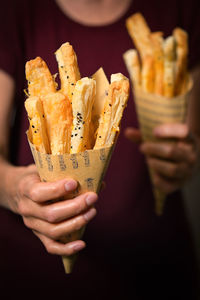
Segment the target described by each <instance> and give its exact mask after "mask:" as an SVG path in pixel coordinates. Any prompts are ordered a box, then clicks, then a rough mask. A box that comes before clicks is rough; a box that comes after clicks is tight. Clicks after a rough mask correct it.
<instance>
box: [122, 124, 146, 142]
mask: <svg viewBox="0 0 200 300" xmlns="http://www.w3.org/2000/svg"><path fill="white" fill-rule="evenodd" d="M124 135H125V137H126V138H127V139H129V140H130V141H132V142H134V143H136V144H139V143H141V142H142V136H141V133H140V130H139V129H137V128H134V127H127V128H126V129H125V130H124Z"/></svg>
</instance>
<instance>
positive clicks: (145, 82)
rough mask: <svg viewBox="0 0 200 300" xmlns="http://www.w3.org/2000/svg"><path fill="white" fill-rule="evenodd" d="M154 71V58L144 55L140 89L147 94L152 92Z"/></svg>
mask: <svg viewBox="0 0 200 300" xmlns="http://www.w3.org/2000/svg"><path fill="white" fill-rule="evenodd" d="M154 80H155V69H154V58H153V56H152V55H146V56H145V57H144V58H143V65H142V89H143V90H144V91H145V92H147V93H153V92H154V82H155V81H154Z"/></svg>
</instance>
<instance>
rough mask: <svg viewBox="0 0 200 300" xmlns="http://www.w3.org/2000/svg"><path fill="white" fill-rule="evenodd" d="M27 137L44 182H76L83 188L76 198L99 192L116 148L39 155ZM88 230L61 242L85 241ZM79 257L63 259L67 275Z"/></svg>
mask: <svg viewBox="0 0 200 300" xmlns="http://www.w3.org/2000/svg"><path fill="white" fill-rule="evenodd" d="M27 136H28V142H29V145H30V148H31V152H32V154H33V158H34V161H35V164H36V167H37V170H38V173H39V175H40V179H41V181H43V182H47V181H55V180H59V179H64V178H67V177H70V178H73V179H75V180H76V181H78V183H79V185H78V189H77V190H76V192H75V193H74V194H73V195H72V197H76V196H77V195H78V194H81V193H84V192H87V191H93V192H96V193H98V192H99V189H100V187H101V183H102V180H103V177H104V174H105V172H106V169H107V167H108V164H109V161H110V157H111V154H112V151H113V149H114V145H113V146H111V147H106V148H102V149H98V150H86V151H84V152H79V153H77V154H63V155H51V154H43V153H40V152H38V151H37V150H36V148H35V146H34V145H33V144H32V143H31V142H30V139H29V133H28V132H27ZM84 229H85V228H82V229H81V230H78V231H76V232H74V233H72V234H71V235H68V236H66V237H65V238H63V239H62V240H61V242H64V243H67V242H71V241H75V240H77V239H81V238H82V236H83V233H84ZM76 257H77V255H76V254H75V255H71V256H63V257H62V260H63V264H64V268H65V272H66V273H71V272H72V269H73V265H74V262H75V260H76Z"/></svg>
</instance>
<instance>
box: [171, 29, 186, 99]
mask: <svg viewBox="0 0 200 300" xmlns="http://www.w3.org/2000/svg"><path fill="white" fill-rule="evenodd" d="M173 36H174V38H175V40H176V53H177V59H176V78H175V94H176V95H178V94H181V93H182V92H184V91H185V89H186V87H187V79H188V74H187V56H188V34H187V32H186V31H184V30H183V29H181V28H178V27H177V28H175V29H174V30H173Z"/></svg>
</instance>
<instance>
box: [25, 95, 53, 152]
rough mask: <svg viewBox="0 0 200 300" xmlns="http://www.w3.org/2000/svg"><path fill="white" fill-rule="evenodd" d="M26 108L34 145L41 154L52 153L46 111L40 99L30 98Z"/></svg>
mask: <svg viewBox="0 0 200 300" xmlns="http://www.w3.org/2000/svg"><path fill="white" fill-rule="evenodd" d="M25 108H26V110H27V113H28V119H29V124H30V127H29V132H30V133H31V138H32V143H33V144H34V145H35V147H36V150H38V151H40V152H41V153H50V147H49V140H48V137H47V131H46V123H45V119H44V111H43V106H42V102H41V100H40V98H39V97H36V96H35V97H30V98H28V99H27V100H26V101H25Z"/></svg>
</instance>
